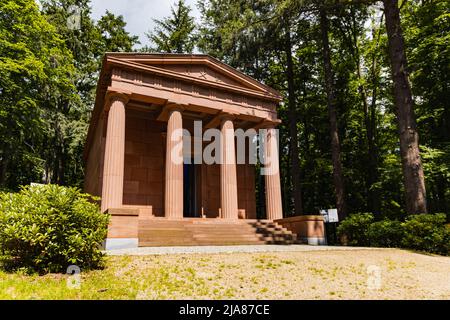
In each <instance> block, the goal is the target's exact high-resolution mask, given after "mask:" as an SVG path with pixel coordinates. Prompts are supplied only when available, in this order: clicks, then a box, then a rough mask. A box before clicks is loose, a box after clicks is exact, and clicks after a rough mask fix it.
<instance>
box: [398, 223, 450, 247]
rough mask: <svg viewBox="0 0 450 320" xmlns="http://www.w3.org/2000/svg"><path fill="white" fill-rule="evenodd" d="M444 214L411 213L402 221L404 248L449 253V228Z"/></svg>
mask: <svg viewBox="0 0 450 320" xmlns="http://www.w3.org/2000/svg"><path fill="white" fill-rule="evenodd" d="M445 223H446V215H445V214H421V215H413V216H410V217H408V218H407V219H406V221H405V222H404V223H402V227H403V229H404V238H403V239H402V245H403V246H404V247H405V248H410V249H414V250H420V251H427V252H432V253H438V254H444V255H448V254H450V228H448V226H446V225H445Z"/></svg>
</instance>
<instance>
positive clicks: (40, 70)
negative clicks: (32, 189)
mask: <svg viewBox="0 0 450 320" xmlns="http://www.w3.org/2000/svg"><path fill="white" fill-rule="evenodd" d="M0 16H1V18H0V38H1V39H2V41H1V45H0V57H1V58H0V136H1V137H2V139H1V141H0V188H1V187H6V188H11V189H16V188H17V187H18V186H19V185H21V184H27V183H29V182H32V181H35V182H40V181H41V179H42V176H43V174H44V171H45V167H46V166H45V160H44V159H45V144H47V143H48V140H47V138H48V136H47V130H48V129H49V122H47V120H48V118H47V115H49V114H52V111H54V109H55V106H56V105H57V104H58V101H63V100H64V101H71V100H73V99H76V98H75V97H74V85H73V81H72V77H73V75H74V74H75V69H74V65H73V63H72V56H71V53H70V51H68V50H67V48H66V47H65V45H64V41H63V40H62V39H61V37H60V36H59V35H58V33H57V30H56V28H55V27H54V26H52V25H51V24H50V23H48V21H47V20H46V19H45V17H44V16H43V15H42V14H41V13H40V12H39V8H38V6H37V4H36V3H35V2H34V1H28V0H14V1H12V0H11V1H3V2H2V3H1V4H0Z"/></svg>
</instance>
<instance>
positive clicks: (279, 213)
mask: <svg viewBox="0 0 450 320" xmlns="http://www.w3.org/2000/svg"><path fill="white" fill-rule="evenodd" d="M265 143H266V144H265V146H264V157H265V159H266V161H267V162H266V163H265V165H264V169H263V170H264V171H263V174H264V178H265V187H266V213H267V219H268V220H277V219H282V218H283V207H282V202H281V185H280V168H279V156H278V141H277V137H276V129H275V128H273V127H269V128H267V129H266V136H265Z"/></svg>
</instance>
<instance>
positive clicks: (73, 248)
mask: <svg viewBox="0 0 450 320" xmlns="http://www.w3.org/2000/svg"><path fill="white" fill-rule="evenodd" d="M92 200H95V199H94V198H92V197H91V196H90V195H87V194H83V193H81V192H80V191H79V190H78V189H76V188H66V187H61V186H56V185H43V186H29V187H24V188H22V190H21V191H20V192H18V193H1V194H0V261H1V262H2V264H3V267H4V268H6V269H9V270H16V269H18V268H24V269H26V270H27V271H29V272H33V271H35V272H39V273H46V272H65V271H66V268H67V267H68V266H69V265H77V266H78V267H80V268H82V269H93V268H99V267H101V266H102V265H103V253H102V251H101V243H102V241H103V240H104V239H105V238H106V235H107V225H108V216H107V215H104V214H101V213H100V210H99V207H98V205H97V204H96V203H95V202H94V201H92Z"/></svg>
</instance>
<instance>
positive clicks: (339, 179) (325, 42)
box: [319, 9, 347, 221]
mask: <svg viewBox="0 0 450 320" xmlns="http://www.w3.org/2000/svg"><path fill="white" fill-rule="evenodd" d="M319 15H320V30H321V35H322V46H323V47H322V54H323V69H324V75H325V88H326V92H327V105H328V114H329V118H330V136H331V156H332V161H333V181H334V190H335V195H336V206H337V210H338V214H339V220H341V221H342V220H343V219H344V218H345V216H346V215H347V208H346V203H345V190H344V175H343V172H342V163H341V146H340V141H339V129H338V120H337V110H336V109H337V106H336V92H335V88H334V76H333V67H332V64H331V50H330V43H329V38H328V32H329V31H328V30H329V21H328V17H327V12H326V11H325V9H321V10H320V12H319Z"/></svg>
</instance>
